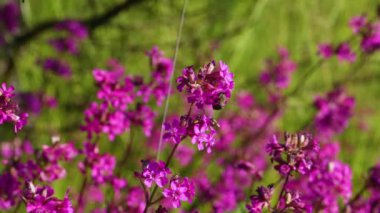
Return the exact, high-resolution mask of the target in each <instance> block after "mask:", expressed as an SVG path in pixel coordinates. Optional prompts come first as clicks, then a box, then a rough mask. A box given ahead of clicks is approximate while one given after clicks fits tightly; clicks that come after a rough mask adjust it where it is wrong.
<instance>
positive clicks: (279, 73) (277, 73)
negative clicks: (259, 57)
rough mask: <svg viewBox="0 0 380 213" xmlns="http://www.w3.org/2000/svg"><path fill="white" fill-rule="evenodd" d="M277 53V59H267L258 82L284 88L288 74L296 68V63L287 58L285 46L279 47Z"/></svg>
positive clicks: (287, 81)
mask: <svg viewBox="0 0 380 213" xmlns="http://www.w3.org/2000/svg"><path fill="white" fill-rule="evenodd" d="M278 54H279V59H278V61H273V60H267V63H266V67H265V68H264V70H263V71H262V72H261V75H260V83H261V84H263V85H274V86H275V87H277V88H280V89H284V88H286V87H288V85H289V82H290V75H291V73H293V72H294V71H295V70H296V69H297V65H296V63H294V62H293V61H292V60H291V59H290V58H289V53H288V51H287V50H286V49H285V48H279V50H278Z"/></svg>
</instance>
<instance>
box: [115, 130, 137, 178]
mask: <svg viewBox="0 0 380 213" xmlns="http://www.w3.org/2000/svg"><path fill="white" fill-rule="evenodd" d="M134 139H135V133H134V129H133V127H131V131H130V134H129V143H128V145H127V146H126V150H125V151H124V153H123V157H122V158H121V160H120V161H119V163H118V165H119V167H118V170H117V172H116V174H117V175H120V173H121V169H122V168H123V165H124V164H125V163H126V162H127V160H128V158H129V156H130V155H131V152H132V147H133V142H134Z"/></svg>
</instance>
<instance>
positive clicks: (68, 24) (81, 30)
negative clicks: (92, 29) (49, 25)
mask: <svg viewBox="0 0 380 213" xmlns="http://www.w3.org/2000/svg"><path fill="white" fill-rule="evenodd" d="M56 29H57V30H60V31H66V32H67V33H69V35H70V36H73V37H75V38H77V39H85V38H86V37H87V35H88V32H87V29H86V27H85V26H84V25H83V24H82V23H80V22H79V21H75V20H66V21H62V22H60V23H58V24H57V25H56Z"/></svg>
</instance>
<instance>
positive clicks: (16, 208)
mask: <svg viewBox="0 0 380 213" xmlns="http://www.w3.org/2000/svg"><path fill="white" fill-rule="evenodd" d="M20 207H21V202H18V204H17V206H16V207H15V209H14V210H13V213H17V212H18V210H19V209H20Z"/></svg>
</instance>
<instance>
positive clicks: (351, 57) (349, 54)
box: [336, 43, 356, 63]
mask: <svg viewBox="0 0 380 213" xmlns="http://www.w3.org/2000/svg"><path fill="white" fill-rule="evenodd" d="M336 54H337V56H338V60H339V61H347V62H350V63H352V62H354V61H355V59H356V56H355V53H354V52H353V51H352V50H351V47H350V46H349V45H348V44H346V43H342V44H340V45H339V46H338V48H337V50H336Z"/></svg>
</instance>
